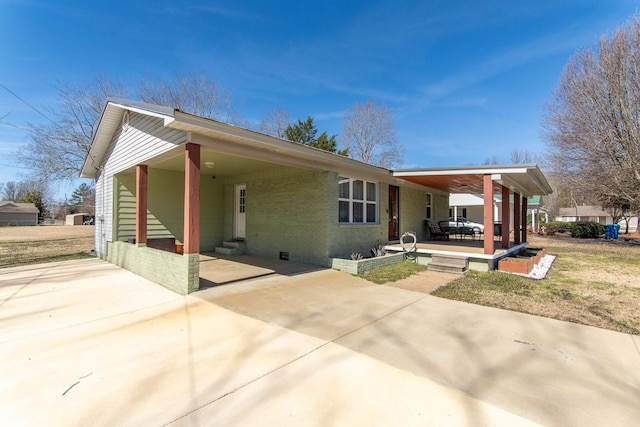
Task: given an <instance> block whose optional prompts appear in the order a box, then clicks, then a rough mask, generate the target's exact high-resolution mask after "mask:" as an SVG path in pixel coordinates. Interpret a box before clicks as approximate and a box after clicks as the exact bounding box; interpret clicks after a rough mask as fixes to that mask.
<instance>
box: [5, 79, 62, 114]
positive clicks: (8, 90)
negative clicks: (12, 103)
mask: <svg viewBox="0 0 640 427" xmlns="http://www.w3.org/2000/svg"><path fill="white" fill-rule="evenodd" d="M0 86H2V88H3V89H4V90H6V91H7V92H9V93H10V94H11V95H13V96H15V97H16V98H18V99H19V100H20V101H22V102H23V103H24V104H25V105H27V106H28V107H29V108H31V109H32V110H33V111H35V112H36V113H38V114H40V115H41V116H42V117H44V118H45V119H47V120H49V121H50V122H52V121H53V120H51V119H50V118H49V117H47V116H45V115H44V114H43V113H42V112H41V111H40V110H38V109H37V108H36V107H34V106H33V105H31V104H29V103H28V102H27V101H25V100H24V99H22V98H21V97H20V96H19V95H18V94H16V93H15V92H13V91H12V90H11V89H9V88H8V87H6V86H5V85H3V84H2V83H0Z"/></svg>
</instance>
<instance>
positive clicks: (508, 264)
mask: <svg viewBox="0 0 640 427" xmlns="http://www.w3.org/2000/svg"><path fill="white" fill-rule="evenodd" d="M498 270H500V271H505V272H507V273H519V274H529V273H531V270H533V261H532V260H531V259H528V258H512V257H507V258H502V259H501V260H500V261H498Z"/></svg>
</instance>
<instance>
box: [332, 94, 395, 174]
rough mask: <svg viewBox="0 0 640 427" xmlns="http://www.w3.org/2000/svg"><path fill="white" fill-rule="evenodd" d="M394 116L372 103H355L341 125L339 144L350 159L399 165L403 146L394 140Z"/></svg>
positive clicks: (385, 165)
mask: <svg viewBox="0 0 640 427" xmlns="http://www.w3.org/2000/svg"><path fill="white" fill-rule="evenodd" d="M394 120H395V118H394V116H393V114H391V113H390V112H389V110H388V109H387V107H386V106H378V105H376V104H375V102H374V101H372V100H370V99H369V100H367V101H366V102H364V103H362V104H355V105H354V106H353V108H352V109H350V110H347V111H346V113H345V115H344V120H343V122H342V129H343V133H342V135H341V140H342V144H343V145H344V147H345V148H346V150H347V152H348V153H349V157H351V158H354V159H356V160H361V161H363V162H366V163H371V164H374V165H378V166H382V167H393V166H397V165H399V164H401V163H402V154H403V147H402V146H401V145H400V143H399V142H398V139H397V138H396V128H395V124H394Z"/></svg>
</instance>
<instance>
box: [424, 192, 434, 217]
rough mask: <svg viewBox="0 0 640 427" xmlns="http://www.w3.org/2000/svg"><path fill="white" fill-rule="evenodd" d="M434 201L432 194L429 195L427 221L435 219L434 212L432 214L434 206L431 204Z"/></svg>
mask: <svg viewBox="0 0 640 427" xmlns="http://www.w3.org/2000/svg"><path fill="white" fill-rule="evenodd" d="M432 199H433V197H432V195H431V193H427V203H426V205H427V217H426V218H427V219H433V216H432V214H433V212H432V207H433V205H432V204H431V203H432Z"/></svg>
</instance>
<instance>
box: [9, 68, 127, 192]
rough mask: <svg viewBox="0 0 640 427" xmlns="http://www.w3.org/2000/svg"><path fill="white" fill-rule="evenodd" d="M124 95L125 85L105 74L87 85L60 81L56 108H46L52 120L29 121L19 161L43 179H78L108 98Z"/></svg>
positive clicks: (19, 153)
mask: <svg viewBox="0 0 640 427" xmlns="http://www.w3.org/2000/svg"><path fill="white" fill-rule="evenodd" d="M124 94H125V90H124V87H123V86H122V85H120V84H118V83H113V82H112V81H111V80H110V79H109V77H107V76H103V75H98V76H96V77H95V81H94V82H93V83H91V84H86V85H75V86H74V85H71V84H68V83H61V84H60V86H59V95H58V99H59V104H58V105H57V108H55V107H52V108H48V109H47V111H48V112H49V115H50V116H51V117H52V119H51V122H49V123H36V124H34V123H30V124H28V126H27V127H28V130H29V131H30V132H29V137H28V139H29V142H28V145H27V147H26V148H24V149H21V150H20V151H19V152H18V160H19V161H20V162H21V163H22V164H24V165H27V166H29V167H30V168H31V169H32V170H35V171H37V174H38V177H39V178H40V179H41V180H47V179H54V180H71V179H74V178H77V177H78V174H79V171H80V168H81V167H82V163H83V162H84V159H85V157H86V155H87V153H88V152H89V145H90V143H91V137H92V136H93V133H94V132H95V127H96V126H97V122H98V119H99V117H100V113H101V112H102V108H103V106H104V101H105V99H106V98H107V97H108V96H119V97H122V96H124Z"/></svg>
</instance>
